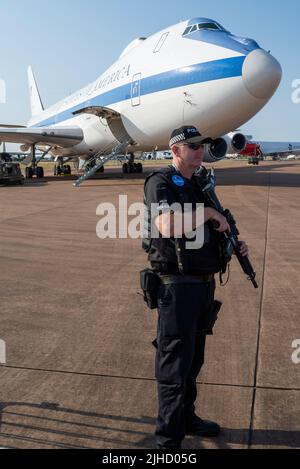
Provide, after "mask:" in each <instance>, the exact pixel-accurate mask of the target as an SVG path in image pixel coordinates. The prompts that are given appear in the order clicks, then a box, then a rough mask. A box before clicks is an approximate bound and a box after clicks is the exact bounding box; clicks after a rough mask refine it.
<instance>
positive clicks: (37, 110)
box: [28, 66, 44, 116]
mask: <svg viewBox="0 0 300 469" xmlns="http://www.w3.org/2000/svg"><path fill="white" fill-rule="evenodd" d="M28 84H29V94H30V105H31V114H32V116H36V115H38V114H41V112H43V110H44V106H43V103H42V100H41V96H40V93H39V89H38V87H37V84H36V81H35V78H34V75H33V71H32V68H31V66H29V67H28Z"/></svg>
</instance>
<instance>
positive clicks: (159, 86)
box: [32, 55, 245, 127]
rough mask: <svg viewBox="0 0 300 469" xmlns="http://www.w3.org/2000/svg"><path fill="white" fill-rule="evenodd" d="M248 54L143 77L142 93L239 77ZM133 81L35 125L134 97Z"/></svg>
mask: <svg viewBox="0 0 300 469" xmlns="http://www.w3.org/2000/svg"><path fill="white" fill-rule="evenodd" d="M244 60H245V56H244V55H243V56H239V57H231V58H228V59H221V60H214V61H212V62H205V63H199V64H196V65H190V66H186V67H182V68H179V69H176V70H172V71H170V72H164V73H160V74H158V75H153V76H151V77H147V78H144V79H142V80H141V87H140V93H141V96H146V95H148V94H153V93H158V92H160V91H166V90H169V89H174V88H179V87H181V86H186V85H193V84H196V83H203V82H207V81H213V80H221V79H224V78H232V77H238V76H241V74H242V68H243V63H244ZM131 86H132V84H131V83H127V84H126V85H123V86H119V87H118V88H114V89H112V90H110V91H107V92H106V93H102V94H100V95H98V96H95V97H94V98H92V99H87V100H86V101H84V102H82V103H80V104H77V105H75V106H72V107H70V108H69V109H67V110H65V111H62V112H60V113H58V114H55V115H53V116H51V117H49V118H48V119H45V120H43V121H41V122H39V123H38V124H35V125H33V126H32V127H43V126H49V125H53V124H57V123H59V122H63V121H65V120H68V119H71V118H72V117H74V116H73V112H75V111H77V110H79V109H82V108H84V107H87V106H106V107H109V106H111V105H112V104H114V103H118V102H121V101H126V100H128V99H131Z"/></svg>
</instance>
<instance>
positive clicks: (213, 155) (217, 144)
mask: <svg viewBox="0 0 300 469" xmlns="http://www.w3.org/2000/svg"><path fill="white" fill-rule="evenodd" d="M227 152H228V143H227V141H226V140H225V138H223V137H220V138H217V139H216V140H213V141H212V143H210V144H209V145H208V147H207V150H206V151H205V155H204V161H205V162H206V163H214V162H216V161H221V160H223V159H224V158H225V156H226V154H227Z"/></svg>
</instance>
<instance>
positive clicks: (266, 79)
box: [242, 49, 282, 99]
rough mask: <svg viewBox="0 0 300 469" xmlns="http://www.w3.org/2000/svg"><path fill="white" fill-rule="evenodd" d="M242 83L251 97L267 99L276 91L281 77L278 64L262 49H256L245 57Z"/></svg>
mask: <svg viewBox="0 0 300 469" xmlns="http://www.w3.org/2000/svg"><path fill="white" fill-rule="evenodd" d="M242 76H243V81H244V84H245V86H246V88H247V90H248V91H249V93H250V94H252V96H254V97H255V98H259V99H269V98H271V96H273V94H274V93H275V91H276V90H277V88H278V86H279V83H280V81H281V77H282V69H281V66H280V63H279V62H278V61H277V60H276V59H275V58H274V57H273V56H272V55H271V54H269V53H268V52H266V51H265V50H263V49H256V50H254V51H252V52H250V54H249V55H248V56H247V57H246V59H245V62H244V65H243V74H242Z"/></svg>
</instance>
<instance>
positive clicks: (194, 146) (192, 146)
mask: <svg viewBox="0 0 300 469" xmlns="http://www.w3.org/2000/svg"><path fill="white" fill-rule="evenodd" d="M182 145H184V146H186V147H188V148H189V149H190V150H199V148H204V144H203V143H183V144H182Z"/></svg>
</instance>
